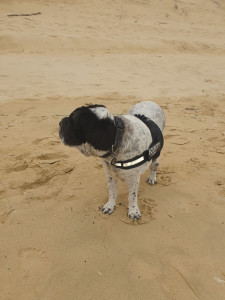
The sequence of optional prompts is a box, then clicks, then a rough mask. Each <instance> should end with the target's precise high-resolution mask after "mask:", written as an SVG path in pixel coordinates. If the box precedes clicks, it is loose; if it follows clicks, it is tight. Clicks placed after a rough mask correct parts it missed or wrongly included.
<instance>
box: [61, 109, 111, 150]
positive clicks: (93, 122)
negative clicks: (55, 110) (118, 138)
mask: <svg viewBox="0 0 225 300" xmlns="http://www.w3.org/2000/svg"><path fill="white" fill-rule="evenodd" d="M97 107H105V106H103V105H90V106H82V107H79V108H77V109H75V110H74V111H73V112H72V113H71V114H70V116H69V117H66V118H63V119H62V120H61V121H60V123H59V136H60V138H61V139H62V141H63V143H64V144H65V145H67V146H79V145H81V144H83V143H86V142H87V143H89V144H90V145H91V146H93V147H94V148H95V149H97V150H102V151H107V150H109V149H111V147H112V145H113V144H114V141H115V135H116V127H115V124H114V121H113V120H112V119H110V118H105V119H99V118H98V117H97V116H96V114H95V113H94V112H93V111H92V110H91V108H97Z"/></svg>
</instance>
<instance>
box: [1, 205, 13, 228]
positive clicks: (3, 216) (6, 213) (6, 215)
mask: <svg viewBox="0 0 225 300" xmlns="http://www.w3.org/2000/svg"><path fill="white" fill-rule="evenodd" d="M14 211H15V209H14V208H13V209H10V210H8V211H4V213H3V214H1V215H0V224H5V223H6V222H7V220H8V219H9V217H10V215H11V214H12V213H13V212H14Z"/></svg>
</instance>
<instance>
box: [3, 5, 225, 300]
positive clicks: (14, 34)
mask: <svg viewBox="0 0 225 300" xmlns="http://www.w3.org/2000/svg"><path fill="white" fill-rule="evenodd" d="M224 11H225V4H224V1H219V0H218V1H210V0H200V1H195V2H194V1H193V2H192V1H184V0H182V1H176V0H174V1H169V0H162V1H144V0H140V1H138V0H137V1H134V0H129V1H128V0H123V1H122V0H120V1H119V0H115V1H104V0H103V1H100V0H93V1H86V0H80V1H72V0H61V1H59V0H55V1H50V0H45V1H34V0H32V1H24V0H15V1H10V0H4V1H3V0H1V3H0V21H1V26H0V126H1V128H0V129H1V144H0V161H1V163H0V176H1V177H0V178H1V180H0V298H1V299H3V300H9V299H19V300H20V299H21V300H30V299H32V300H33V299H41V300H49V299H51V300H62V299H63V300H64V299H66V300H67V299H68V300H70V299H71V300H72V299H79V300H82V299H85V300H86V299H121V300H126V299H141V300H143V299H152V300H158V299H160V300H164V299H165V300H168V299H172V300H173V299H177V300H181V299H182V300H185V299H187V300H190V299H204V300H207V299H209V300H212V299H215V300H224V299H225V238H224V237H225V159H224V158H225V118H224V115H225V39H224V37H225V18H224ZM37 12H40V13H41V14H38V15H30V16H11V17H10V16H8V15H12V14H32V13H37ZM143 100H152V101H155V102H156V103H158V104H159V105H160V106H161V107H162V108H163V109H164V112H165V115H166V128H165V132H164V136H165V146H164V148H163V151H162V154H161V157H160V165H159V169H158V185H156V186H153V187H151V186H149V185H147V184H146V182H145V180H146V178H147V175H146V174H144V175H143V176H142V179H141V183H140V188H139V195H138V198H139V200H138V201H139V207H140V210H141V212H142V215H143V216H142V220H141V222H140V224H137V222H135V223H132V222H131V221H129V219H128V218H127V196H128V191H127V187H126V185H125V184H124V183H120V185H119V195H118V200H117V207H116V209H115V211H114V213H113V214H112V215H110V216H108V215H103V214H102V213H101V212H100V210H99V207H101V206H102V205H103V204H104V203H105V202H106V201H107V197H108V191H107V182H106V178H105V174H104V170H103V168H102V166H101V164H100V161H99V159H97V158H93V157H91V158H86V157H84V156H82V155H81V154H80V153H79V152H78V151H77V150H76V149H72V148H68V147H65V146H64V145H62V143H61V142H60V140H59V137H58V123H59V121H60V119H61V118H62V117H63V115H67V114H69V113H70V112H71V111H72V110H74V109H75V108H76V107H78V106H81V105H85V104H90V103H93V104H104V105H106V106H107V107H108V108H109V110H110V111H111V112H112V113H115V114H120V113H126V112H127V111H128V110H129V108H130V107H131V106H132V105H134V104H135V103H137V102H139V101H143Z"/></svg>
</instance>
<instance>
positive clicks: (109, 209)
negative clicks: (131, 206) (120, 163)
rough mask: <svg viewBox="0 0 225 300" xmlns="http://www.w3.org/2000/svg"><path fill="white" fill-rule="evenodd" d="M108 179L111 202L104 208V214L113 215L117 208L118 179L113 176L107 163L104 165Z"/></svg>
mask: <svg viewBox="0 0 225 300" xmlns="http://www.w3.org/2000/svg"><path fill="white" fill-rule="evenodd" d="M103 166H104V169H105V173H106V178H107V181H108V188H109V200H108V202H107V203H106V204H105V205H103V206H102V212H103V214H109V215H111V214H112V213H113V210H114V208H115V206H116V198H117V179H116V178H115V177H114V176H113V174H112V173H111V172H110V171H109V170H108V167H107V165H106V164H105V163H103Z"/></svg>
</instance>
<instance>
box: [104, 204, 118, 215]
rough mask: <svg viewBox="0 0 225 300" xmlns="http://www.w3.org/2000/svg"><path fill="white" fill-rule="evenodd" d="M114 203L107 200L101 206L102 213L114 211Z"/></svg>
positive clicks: (109, 213)
mask: <svg viewBox="0 0 225 300" xmlns="http://www.w3.org/2000/svg"><path fill="white" fill-rule="evenodd" d="M114 207H115V206H114V205H113V204H112V203H109V202H107V203H106V204H105V205H103V206H102V212H103V214H108V215H111V214H112V213H113V211H114Z"/></svg>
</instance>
